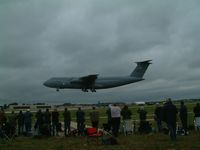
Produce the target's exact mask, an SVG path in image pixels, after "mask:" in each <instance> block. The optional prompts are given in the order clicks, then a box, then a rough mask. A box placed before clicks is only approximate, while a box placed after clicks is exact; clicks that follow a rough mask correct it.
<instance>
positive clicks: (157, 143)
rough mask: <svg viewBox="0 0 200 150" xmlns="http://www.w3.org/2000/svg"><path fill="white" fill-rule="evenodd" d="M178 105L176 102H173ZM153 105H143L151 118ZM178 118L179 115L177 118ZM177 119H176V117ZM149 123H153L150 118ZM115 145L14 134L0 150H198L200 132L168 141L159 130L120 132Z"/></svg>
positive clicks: (190, 115)
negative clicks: (145, 132)
mask: <svg viewBox="0 0 200 150" xmlns="http://www.w3.org/2000/svg"><path fill="white" fill-rule="evenodd" d="M195 104H196V103H186V106H187V108H188V112H189V113H188V124H189V125H193V120H194V117H193V116H194V115H193V107H194V106H195ZM176 105H177V107H178V108H179V103H177V104H176ZM129 108H130V109H131V111H132V113H133V120H137V119H138V114H137V109H138V108H139V106H129ZM154 108H155V106H154V105H149V106H145V110H146V111H147V112H148V119H153V112H154ZM98 110H99V112H100V116H101V119H100V126H101V124H102V123H106V119H107V118H106V113H105V112H106V108H104V107H102V108H99V109H98ZM84 111H85V112H86V116H87V118H86V124H90V120H89V117H88V116H89V112H90V111H91V110H84ZM75 112H76V111H75V110H74V111H71V113H72V118H73V120H75ZM177 118H179V117H177ZM60 120H63V117H62V112H60ZM178 122H180V121H179V119H178ZM152 126H153V127H156V126H155V123H154V121H152ZM117 140H118V142H119V145H113V146H112V145H109V146H105V145H97V144H94V143H89V144H88V143H87V139H86V137H61V136H59V137H42V138H34V137H17V138H15V139H14V140H11V141H0V150H64V149H69V150H75V149H81V150H82V149H83V150H86V149H91V150H92V149H96V150H105V149H108V150H134V149H135V150H150V149H152V150H165V149H167V150H193V149H194V150H199V149H200V143H199V142H200V132H197V131H194V130H192V131H190V134H189V135H188V136H178V137H177V141H175V142H172V141H170V138H169V136H168V135H165V134H162V133H151V134H145V135H144V134H143V135H140V134H139V133H135V134H133V135H128V136H124V135H123V134H120V136H119V137H117Z"/></svg>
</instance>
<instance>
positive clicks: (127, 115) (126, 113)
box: [121, 105, 132, 120]
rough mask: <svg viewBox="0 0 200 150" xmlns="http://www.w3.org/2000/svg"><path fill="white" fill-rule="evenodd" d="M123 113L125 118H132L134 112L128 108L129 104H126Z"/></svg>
mask: <svg viewBox="0 0 200 150" xmlns="http://www.w3.org/2000/svg"><path fill="white" fill-rule="evenodd" d="M121 115H122V119H123V120H130V119H131V115H132V112H131V110H130V109H128V106H127V105H124V107H123V108H122V111H121Z"/></svg>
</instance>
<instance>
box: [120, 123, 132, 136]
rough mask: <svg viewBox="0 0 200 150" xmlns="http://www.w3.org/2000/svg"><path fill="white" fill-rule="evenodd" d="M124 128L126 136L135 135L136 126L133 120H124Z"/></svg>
mask: <svg viewBox="0 0 200 150" xmlns="http://www.w3.org/2000/svg"><path fill="white" fill-rule="evenodd" d="M122 127H123V131H124V135H127V134H133V129H134V125H133V121H132V120H124V121H123V125H122Z"/></svg>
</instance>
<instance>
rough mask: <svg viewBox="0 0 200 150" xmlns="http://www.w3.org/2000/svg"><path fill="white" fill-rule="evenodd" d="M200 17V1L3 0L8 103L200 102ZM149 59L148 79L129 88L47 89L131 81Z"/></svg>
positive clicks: (1, 39) (2, 64)
mask: <svg viewBox="0 0 200 150" xmlns="http://www.w3.org/2000/svg"><path fill="white" fill-rule="evenodd" d="M199 16H200V1H199V0H190V1H188V0H168V1H161V0H143V1H141V0H101V1H99V0H58V1H55V0H17V1H16V0H9V1H8V0H1V1H0V33H1V34H0V83H1V84H0V104H4V103H10V102H14V101H17V102H19V103H22V102H27V103H33V102H47V103H64V102H74V103H85V102H87V103H91V102H92V103H96V102H98V101H104V102H107V101H127V102H131V101H146V100H160V99H164V98H166V97H172V98H173V99H180V98H199V97H200V92H199V89H200V65H199V64H200V59H199V57H200V42H199V40H200V19H199ZM146 59H152V60H153V64H152V65H151V66H150V67H149V69H148V70H147V73H146V74H145V78H146V80H144V81H142V82H138V83H134V84H130V85H127V86H122V87H118V88H113V89H107V90H99V91H97V93H84V92H82V91H81V90H61V92H56V91H55V89H50V88H46V87H44V86H43V85H42V83H43V82H44V81H45V80H47V79H48V78H50V77H53V76H83V75H88V74H90V73H98V74H100V76H112V75H114V76H116V75H119V76H123V75H127V74H130V73H131V72H132V70H133V68H134V67H135V66H136V65H135V64H134V62H135V61H141V60H146Z"/></svg>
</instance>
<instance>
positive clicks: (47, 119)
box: [44, 108, 51, 126]
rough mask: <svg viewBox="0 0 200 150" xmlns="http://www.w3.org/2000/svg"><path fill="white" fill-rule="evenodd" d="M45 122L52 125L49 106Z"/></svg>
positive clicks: (45, 113) (45, 114)
mask: <svg viewBox="0 0 200 150" xmlns="http://www.w3.org/2000/svg"><path fill="white" fill-rule="evenodd" d="M44 123H45V124H47V125H49V126H50V125H51V113H50V112H49V109H48V108H47V109H46V111H45V112H44Z"/></svg>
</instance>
